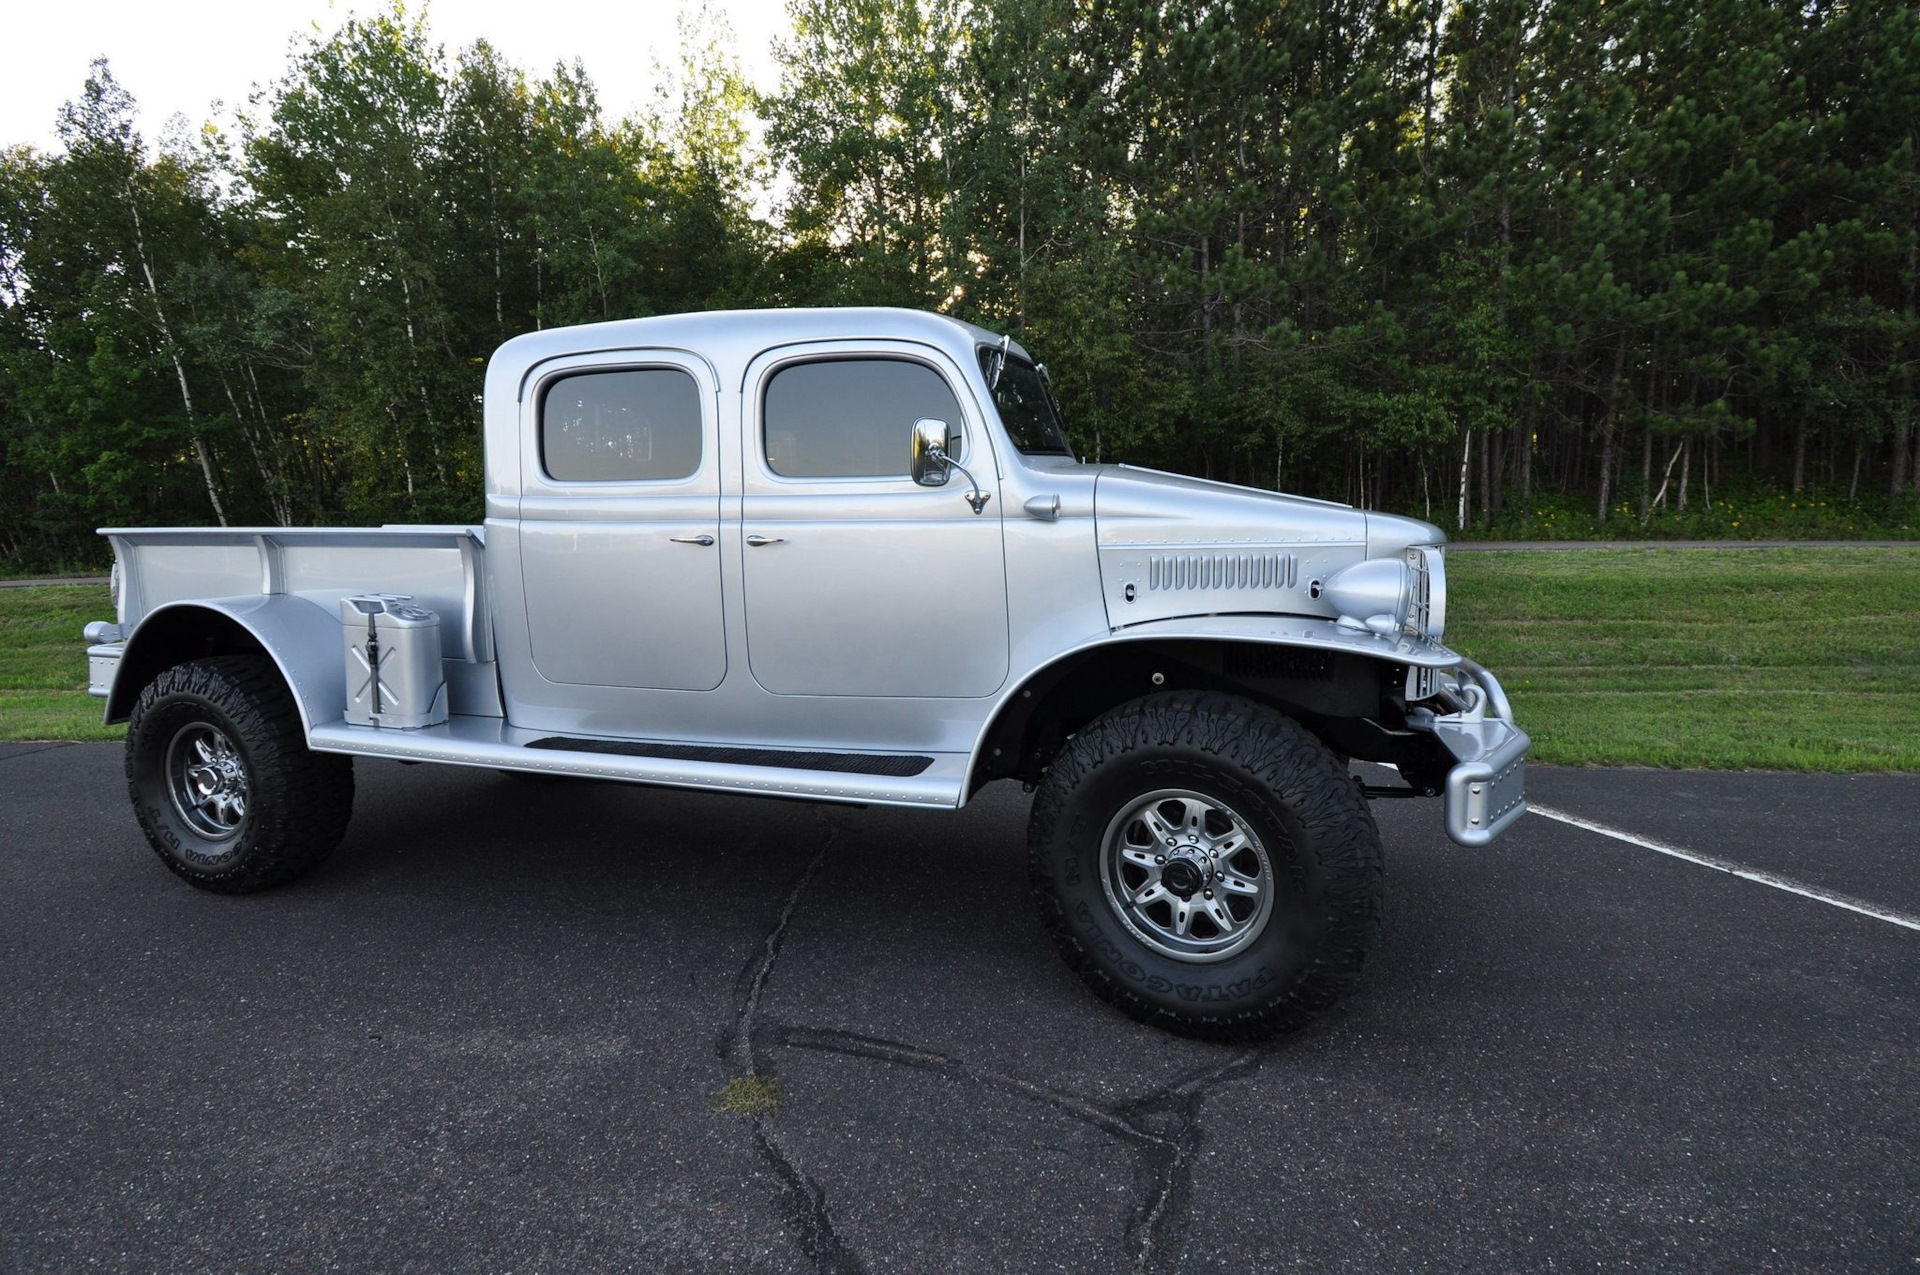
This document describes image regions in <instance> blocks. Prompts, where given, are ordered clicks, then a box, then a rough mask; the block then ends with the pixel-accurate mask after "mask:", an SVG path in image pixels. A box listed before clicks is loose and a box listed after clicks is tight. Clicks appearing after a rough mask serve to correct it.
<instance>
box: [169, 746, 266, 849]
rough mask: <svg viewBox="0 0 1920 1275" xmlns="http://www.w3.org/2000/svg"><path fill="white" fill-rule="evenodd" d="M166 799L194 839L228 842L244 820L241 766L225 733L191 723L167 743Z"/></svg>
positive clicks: (244, 778) (244, 787)
mask: <svg viewBox="0 0 1920 1275" xmlns="http://www.w3.org/2000/svg"><path fill="white" fill-rule="evenodd" d="M167 796H168V797H169V798H171V799H172V801H173V809H174V813H175V814H177V815H179V816H180V819H181V821H182V822H184V823H185V824H186V825H187V827H189V828H191V829H192V830H193V832H194V835H195V836H198V837H203V838H205V839H206V840H208V841H230V840H232V839H233V838H234V837H236V836H238V835H239V832H240V826H241V825H242V824H244V823H245V822H246V820H247V807H248V799H247V798H248V783H247V767H246V763H245V762H244V761H242V760H241V757H240V751H239V749H237V748H235V747H234V746H233V741H232V740H231V739H228V738H227V735H226V732H224V731H222V730H221V729H220V728H219V727H217V726H214V725H212V724H210V723H207V722H193V723H191V724H190V725H186V726H182V727H181V728H180V729H179V730H178V731H176V732H174V736H173V740H172V742H170V743H169V744H168V745H167Z"/></svg>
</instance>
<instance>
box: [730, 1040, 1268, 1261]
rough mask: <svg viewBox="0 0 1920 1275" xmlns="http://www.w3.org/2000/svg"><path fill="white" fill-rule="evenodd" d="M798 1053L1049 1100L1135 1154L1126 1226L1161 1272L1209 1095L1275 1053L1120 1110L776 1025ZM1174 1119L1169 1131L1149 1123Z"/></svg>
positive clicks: (908, 1052)
mask: <svg viewBox="0 0 1920 1275" xmlns="http://www.w3.org/2000/svg"><path fill="white" fill-rule="evenodd" d="M768 1034H769V1035H770V1036H771V1037H772V1038H773V1039H774V1040H775V1041H776V1042H777V1043H778V1044H781V1045H784V1046H787V1047H789V1048H792V1049H807V1050H813V1051H815V1052H819V1053H834V1054H843V1055H846V1056H848V1057H853V1058H865V1059H870V1060H872V1061H875V1062H883V1063H890V1064H893V1065H895V1066H899V1067H907V1068H911V1069H913V1070H916V1071H925V1072H931V1073H933V1074H936V1075H945V1076H953V1077H956V1078H958V1079H961V1080H965V1081H968V1082H970V1083H973V1084H977V1085H980V1086H982V1087H984V1088H988V1089H998V1090H1001V1091H1003V1092H1007V1093H1013V1094H1017V1095H1019V1096H1021V1097H1025V1098H1030V1099H1032V1100H1034V1101H1036V1102H1040V1103H1044V1104H1045V1105H1047V1106H1049V1107H1052V1108H1053V1109H1054V1110H1055V1111H1058V1112H1059V1113H1061V1114H1062V1115H1064V1116H1066V1117H1068V1118H1069V1119H1073V1120H1078V1121H1080V1122H1081V1123H1082V1124H1086V1125H1089V1126H1091V1127H1093V1128H1095V1129H1098V1130H1099V1131H1100V1132H1102V1133H1104V1134H1107V1135H1108V1136H1109V1137H1112V1138H1114V1139H1116V1140H1118V1141H1120V1142H1122V1143H1124V1144H1126V1145H1127V1146H1128V1147H1129V1148H1131V1149H1132V1152H1133V1154H1134V1155H1135V1157H1136V1161H1135V1163H1136V1167H1137V1171H1138V1173H1139V1175H1140V1176H1141V1177H1142V1178H1144V1179H1145V1181H1146V1183H1147V1189H1146V1192H1145V1198H1144V1199H1143V1200H1142V1202H1141V1205H1140V1208H1139V1209H1138V1210H1136V1212H1135V1213H1134V1215H1133V1217H1132V1219H1130V1220H1129V1222H1128V1223H1127V1231H1126V1242H1127V1248H1128V1251H1129V1254H1130V1255H1131V1257H1132V1259H1133V1264H1134V1268H1135V1269H1136V1270H1139V1271H1142V1272H1145V1271H1151V1270H1153V1269H1154V1260H1155V1255H1156V1254H1157V1253H1160V1252H1164V1251H1165V1250H1166V1249H1167V1248H1168V1247H1169V1246H1170V1245H1171V1244H1173V1243H1176V1242H1177V1241H1178V1240H1179V1239H1180V1238H1181V1236H1182V1235H1183V1234H1184V1233H1185V1219H1186V1215H1187V1211H1188V1203H1189V1200H1190V1197H1191V1194H1192V1179H1193V1167H1192V1162H1193V1153H1194V1151H1195V1150H1197V1149H1198V1147H1199V1145H1200V1139H1201V1133H1202V1130H1201V1126H1200V1111H1201V1108H1202V1107H1203V1106H1204V1105H1205V1102H1206V1099H1207V1096H1208V1093H1209V1091H1210V1090H1211V1089H1212V1088H1213V1087H1215V1086H1217V1085H1220V1084H1225V1083H1230V1082H1232V1081H1234V1080H1238V1079H1240V1078H1242V1077H1244V1076H1247V1075H1250V1074H1251V1073H1252V1072H1254V1071H1256V1070H1257V1069H1258V1068H1259V1066H1260V1064H1261V1062H1262V1061H1263V1060H1264V1059H1265V1057H1266V1055H1267V1053H1268V1052H1269V1051H1268V1050H1265V1049H1251V1050H1247V1051H1245V1052H1243V1053H1240V1054H1238V1055H1236V1056H1235V1057H1233V1058H1231V1059H1229V1060H1228V1061H1226V1062H1224V1063H1221V1064H1219V1065H1217V1066H1214V1067H1209V1068H1207V1069H1205V1070H1202V1071H1199V1072H1195V1073H1192V1074H1189V1075H1187V1076H1185V1077H1182V1078H1180V1079H1177V1080H1173V1081H1170V1082H1168V1083H1167V1084H1165V1085H1162V1086H1161V1087H1159V1088H1158V1089H1154V1090H1151V1091H1149V1092H1148V1093H1146V1094H1144V1095H1142V1096H1141V1097H1139V1098H1135V1099H1132V1100H1131V1101H1129V1102H1126V1103H1122V1104H1120V1105H1119V1106H1115V1107H1103V1106H1101V1105H1100V1104H1099V1103H1097V1102H1094V1101H1093V1100H1092V1099H1090V1098H1086V1097H1083V1096H1081V1095H1079V1094H1074V1093H1068V1092H1066V1091H1064V1090H1060V1089H1055V1088H1053V1087H1052V1086H1049V1085H1043V1084H1039V1083H1036V1082H1034V1081H1031V1080H1027V1079H1025V1078H1023V1077H1020V1076H1015V1075H1012V1074H1010V1073H1008V1072H1004V1071H999V1070H996V1069H994V1068H992V1067H983V1066H980V1065H978V1064H975V1063H970V1062H967V1061H965V1060H963V1059H959V1058H955V1057H953V1056H952V1055H951V1054H943V1053H940V1052H938V1051H936V1050H931V1049H924V1048H922V1047H920V1046H918V1045H913V1044H908V1043H906V1042H904V1041H897V1040H887V1039H885V1038H883V1037H878V1036H865V1035H862V1034H860V1033H858V1032H850V1031H839V1030H833V1029H826V1028H817V1027H804V1026H795V1025H792V1024H776V1025H773V1026H772V1027H770V1029H769V1033H768ZM1156 1117H1170V1119H1168V1120H1166V1121H1165V1123H1166V1124H1167V1125H1168V1126H1169V1127H1168V1128H1167V1129H1166V1130H1165V1131H1160V1130H1156V1129H1155V1128H1153V1127H1152V1126H1151V1125H1150V1123H1149V1121H1152V1120H1154V1118H1156Z"/></svg>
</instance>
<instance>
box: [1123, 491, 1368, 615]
mask: <svg viewBox="0 0 1920 1275" xmlns="http://www.w3.org/2000/svg"><path fill="white" fill-rule="evenodd" d="M1094 518H1095V523H1096V537H1097V541H1098V544H1099V552H1100V581H1101V588H1102V591H1103V592H1104V594H1105V596H1106V604H1107V619H1108V623H1109V624H1110V625H1112V626H1113V627H1114V628H1121V627H1124V626H1127V625H1133V624H1140V623H1142V622H1145V621H1149V620H1164V619H1173V618H1177V617H1181V616H1193V615H1222V614H1240V615H1247V614H1267V615H1306V616H1331V615H1332V614H1333V613H1332V611H1331V610H1330V609H1329V608H1328V607H1327V606H1326V604H1325V603H1323V602H1320V601H1318V600H1316V599H1315V598H1314V597H1313V596H1312V595H1313V593H1314V588H1313V586H1314V585H1315V583H1316V582H1318V581H1322V580H1325V579H1326V578H1327V577H1329V576H1330V575H1332V574H1333V573H1334V572H1336V571H1338V570H1339V569H1340V568H1342V567H1345V566H1349V565H1351V564H1352V563H1355V562H1358V561H1360V560H1361V559H1362V558H1364V557H1365V556H1366V552H1367V522H1366V515H1365V514H1363V513H1361V512H1360V511H1358V510H1356V509H1350V508H1348V507H1346V506H1344V505H1332V504H1326V503H1323V502H1320V501H1307V500H1299V499H1294V498H1291V497H1286V496H1280V495H1277V494H1275V493H1273V492H1264V491H1256V490H1253V489H1251V488H1246V487H1234V486H1231V485H1229V484H1226V483H1214V482H1204V481H1200V480H1196V479H1189V478H1181V477H1178V476H1176V475H1172V474H1159V473H1156V472H1154V471H1152V470H1138V469H1119V468H1112V469H1109V468H1104V467H1103V468H1102V469H1101V470H1100V472H1099V476H1098V480H1097V482H1096V485H1095V487H1094Z"/></svg>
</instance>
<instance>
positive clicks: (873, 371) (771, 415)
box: [761, 359, 960, 478]
mask: <svg viewBox="0 0 1920 1275" xmlns="http://www.w3.org/2000/svg"><path fill="white" fill-rule="evenodd" d="M923 417H931V418H932V419H934V420H941V421H945V422H946V423H947V425H948V427H949V428H950V429H951V430H952V432H953V434H954V435H955V437H956V439H957V438H958V436H959V434H960V404H959V402H958V400H956V399H955V398H954V396H953V390H952V389H951V388H949V387H948V385H947V382H946V378H944V377H942V376H941V375H940V374H939V373H938V372H936V371H934V370H933V369H932V368H930V367H928V366H927V365H926V364H924V363H915V362H912V361H911V360H908V359H824V360H821V361H820V362H817V363H796V364H794V365H793V366H791V367H784V368H781V369H780V370H779V371H778V372H775V373H774V374H773V379H772V380H770V381H769V382H767V392H766V398H765V400H764V402H763V404H762V413H761V419H762V421H763V422H764V428H765V435H766V436H765V443H766V449H767V466H768V468H770V469H772V470H773V472H774V473H776V474H780V475H782V476H783V477H787V478H892V477H902V478H904V477H905V476H906V473H907V460H908V449H909V447H910V446H911V443H912V439H913V423H914V422H915V421H917V420H920V419H921V418H923ZM958 450H959V446H958V443H957V442H956V445H955V451H956V452H957V451H958Z"/></svg>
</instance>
